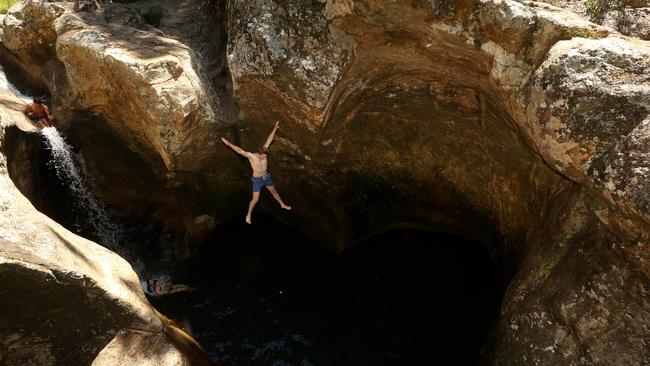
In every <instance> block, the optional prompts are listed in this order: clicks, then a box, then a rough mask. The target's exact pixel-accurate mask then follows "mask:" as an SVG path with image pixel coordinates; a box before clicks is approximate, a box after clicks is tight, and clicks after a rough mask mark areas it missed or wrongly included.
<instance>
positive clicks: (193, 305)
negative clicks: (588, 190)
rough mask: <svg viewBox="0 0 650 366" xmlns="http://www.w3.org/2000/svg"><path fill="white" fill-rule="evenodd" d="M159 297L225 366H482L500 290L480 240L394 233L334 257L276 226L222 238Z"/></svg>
mask: <svg viewBox="0 0 650 366" xmlns="http://www.w3.org/2000/svg"><path fill="white" fill-rule="evenodd" d="M216 232H217V233H216V234H215V236H214V238H212V239H211V241H210V242H208V243H206V244H205V245H204V247H203V249H202V250H201V252H200V253H199V254H198V255H197V256H196V258H194V259H193V260H191V261H190V262H188V263H187V264H186V266H185V268H184V269H181V270H180V271H179V273H177V274H176V277H177V279H178V281H184V282H186V283H188V284H190V285H192V286H197V290H196V291H194V292H191V293H186V294H175V295H169V296H167V297H161V298H154V299H152V302H153V303H154V305H155V306H156V307H158V308H159V309H160V310H161V311H162V312H163V313H164V314H166V315H168V316H170V317H171V318H172V319H174V320H176V321H178V322H179V323H180V324H181V325H183V326H184V327H185V328H186V329H187V330H188V331H189V332H190V333H191V334H193V335H194V336H195V337H196V339H197V340H198V341H199V342H200V343H201V344H202V345H203V346H204V347H205V349H206V350H207V351H208V352H209V354H210V356H211V358H212V359H213V360H214V361H216V363H217V364H218V365H387V364H394V365H447V364H450V365H467V364H470V365H471V364H477V363H478V362H479V359H480V352H481V345H482V344H483V342H484V339H485V336H486V333H487V330H488V328H489V325H490V324H491V321H492V320H493V318H494V316H495V315H496V312H497V309H498V306H499V301H500V300H499V299H500V296H501V285H500V278H499V274H498V271H497V269H496V267H495V265H494V263H493V262H492V261H491V260H490V258H489V256H488V255H487V253H486V252H485V251H484V250H483V249H481V248H480V247H478V246H476V244H475V243H470V242H466V241H464V240H462V239H458V238H454V237H450V236H446V235H441V234H432V233H422V232H410V231H401V232H394V233H391V234H387V235H384V236H383V237H381V238H378V239H375V240H373V241H372V242H368V243H366V244H364V245H361V246H360V247H358V248H356V249H353V250H350V251H348V252H347V253H344V254H343V255H341V256H335V255H333V254H330V253H328V252H325V251H323V250H320V249H318V248H317V247H316V246H315V245H314V244H313V243H310V242H308V241H307V240H305V239H304V238H302V237H300V236H298V235H296V234H294V233H291V232H290V231H288V230H286V229H284V228H282V227H281V226H280V225H279V224H277V223H276V222H274V221H273V220H272V219H269V218H260V217H259V215H258V218H257V221H256V224H255V225H253V226H246V225H244V224H240V223H239V222H234V223H229V224H226V225H224V226H222V227H220V228H218V229H217V230H216Z"/></svg>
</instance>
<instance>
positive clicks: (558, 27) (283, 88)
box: [3, 0, 650, 365]
mask: <svg viewBox="0 0 650 366" xmlns="http://www.w3.org/2000/svg"><path fill="white" fill-rule="evenodd" d="M549 3H552V2H551V1H548V2H518V1H510V0H485V1H480V2H477V1H469V0H467V1H425V0H422V1H406V0H404V1H382V0H367V1H350V0H327V1H325V0H319V1H306V0H305V1H275V0H254V1H243V0H241V1H240V0H231V1H227V2H223V1H207V0H205V1H199V0H196V1H189V0H187V1H179V2H172V1H168V2H155V3H154V2H147V1H143V2H137V3H134V4H131V5H129V6H122V5H106V6H104V7H103V9H102V10H101V11H100V12H97V13H73V12H72V10H71V9H70V8H69V6H68V5H67V4H64V3H41V2H36V1H26V2H24V3H23V5H21V6H20V7H18V8H15V9H14V10H13V11H12V12H10V14H9V15H8V16H7V17H6V19H5V20H4V35H3V45H4V47H5V48H6V49H5V50H4V52H3V54H4V55H3V59H4V60H5V62H13V63H14V64H16V65H21V66H22V67H24V68H25V69H26V70H28V71H27V74H28V75H30V77H29V78H30V79H31V82H32V83H33V84H39V85H42V86H43V87H45V88H47V89H48V90H49V91H50V93H51V94H52V99H53V102H54V105H55V107H56V108H55V112H56V113H57V115H58V116H61V117H60V118H61V119H62V120H63V121H64V122H65V123H66V124H69V125H70V126H71V128H70V130H71V134H72V135H73V136H76V137H75V139H76V142H77V144H78V146H79V147H80V149H81V151H82V153H83V154H84V157H85V159H86V161H87V163H88V167H89V169H90V170H91V171H92V172H93V175H95V176H96V177H98V183H99V185H100V189H101V191H102V194H103V196H104V198H105V200H106V201H107V203H108V204H109V205H111V206H112V207H114V208H116V209H118V210H121V211H123V212H132V213H133V212H138V213H139V214H141V215H145V214H150V213H154V212H155V213H156V214H157V217H159V218H161V220H162V221H165V222H167V223H168V224H169V225H171V226H173V227H175V228H176V230H177V232H178V233H179V236H178V238H179V242H180V243H181V245H186V246H187V245H192V244H194V243H196V242H197V240H198V239H199V238H200V237H201V236H202V235H203V234H204V233H206V232H207V231H209V229H210V228H211V227H212V225H213V223H214V221H219V220H221V219H224V218H226V217H228V216H232V215H241V211H242V210H243V207H244V204H245V200H246V198H247V192H248V190H249V187H248V186H247V184H248V183H247V178H245V177H247V175H246V174H247V173H246V170H247V167H246V164H245V163H244V162H241V161H238V160H237V158H236V157H235V156H234V155H233V154H232V153H230V152H229V151H227V150H226V149H225V148H224V147H222V146H220V145H219V144H218V137H219V136H220V135H221V134H227V135H228V136H230V137H232V138H233V139H234V140H235V141H236V142H237V143H240V144H241V145H242V146H243V147H244V148H245V149H250V150H252V149H255V148H256V147H257V146H258V145H259V144H261V143H262V141H263V140H264V138H265V135H266V134H267V133H268V131H269V130H270V127H271V125H272V122H273V120H274V119H281V120H282V121H283V125H282V128H281V130H280V132H279V135H278V137H277V138H276V141H275V142H274V144H273V145H272V155H271V156H272V159H271V170H272V171H273V172H274V175H275V177H276V181H277V184H278V188H279V190H280V192H281V193H283V194H284V196H286V199H285V200H286V201H287V202H289V203H290V204H292V205H293V206H294V211H293V212H292V214H291V215H286V214H284V213H283V214H281V213H279V211H275V208H272V207H266V209H267V210H269V211H271V212H273V213H276V214H277V215H278V217H279V218H280V219H281V220H283V221H285V222H286V223H287V224H290V225H294V226H296V227H300V228H302V229H303V230H305V232H307V233H308V234H310V235H312V236H313V237H315V238H317V239H319V240H320V241H322V242H324V243H325V244H326V245H328V246H329V247H331V248H333V249H335V250H344V249H345V248H346V247H349V246H350V245H353V244H354V243H355V241H357V240H360V239H362V238H363V237H364V236H366V235H370V234H372V232H373V231H376V230H381V229H384V228H387V227H391V226H394V225H401V224H418V225H426V226H429V227H438V228H444V229H445V230H450V231H456V232H462V233H464V234H465V235H469V236H472V237H475V238H478V239H479V240H481V241H483V242H485V243H486V246H487V247H488V248H489V249H490V250H491V252H492V253H493V255H494V257H495V259H496V260H497V261H498V263H499V264H500V266H501V267H502V268H503V270H504V272H505V273H506V275H507V276H508V277H509V279H511V282H510V284H509V287H508V290H507V293H506V297H505V299H504V303H503V309H502V314H501V318H500V320H499V322H498V323H497V324H496V325H495V327H494V329H493V332H492V337H491V340H490V342H489V344H488V347H487V348H486V353H485V359H486V362H487V363H494V364H530V363H539V364H551V363H557V364H575V365H579V364H602V365H608V364H637V365H640V364H643V362H644V360H647V359H650V353H649V352H650V351H648V349H649V348H648V347H647V340H648V339H649V338H650V331H649V330H648V324H650V308H649V307H648V304H647V301H646V300H645V298H646V297H647V295H648V285H649V284H650V281H649V279H650V273H649V270H650V269H649V267H648V264H647V263H648V260H649V259H650V258H649V257H650V251H649V250H648V247H647V245H648V243H649V242H650V239H649V235H650V193H648V192H650V150H649V147H648V146H649V145H648V140H649V139H650V117H649V114H650V78H649V76H648V75H650V72H649V71H650V45H649V44H648V43H647V42H645V41H643V40H641V39H639V38H634V37H628V36H625V35H623V34H621V33H619V32H618V31H617V30H616V29H614V28H610V27H608V26H607V25H608V24H609V23H608V22H606V21H604V20H603V21H600V20H598V21H599V22H601V23H603V24H604V25H599V24H596V23H593V22H591V21H590V20H589V19H588V13H589V12H591V11H592V10H589V9H587V7H586V6H585V5H581V4H582V3H579V2H569V1H567V2H564V3H561V2H556V3H557V4H555V5H564V6H565V8H560V7H556V6H555V5H554V4H549ZM633 3H634V4H633V5H634V6H635V7H634V8H622V10H620V9H619V10H616V11H625V12H627V11H628V10H630V9H633V10H634V12H646V11H647V10H648V8H647V4H646V3H644V2H633ZM589 14H595V13H593V12H592V13H589ZM633 18H634V19H640V23H639V24H641V23H642V20H643V18H642V17H633ZM179 19H192V20H193V21H179ZM594 20H596V19H594ZM617 27H618V26H617ZM197 29H198V30H199V31H197ZM201 29H203V30H205V31H204V32H201V31H200V30H201ZM618 29H621V31H622V32H624V33H626V34H629V35H633V36H640V37H644V38H647V37H645V36H643V35H642V34H640V33H638V32H637V33H635V32H631V31H630V32H628V31H625V29H623V28H621V27H618ZM635 29H641V26H638V28H635ZM237 112H238V113H237ZM88 116H92V118H89V117H88ZM108 141H110V143H108ZM114 142H117V143H114ZM116 146H117V147H116ZM120 146H122V147H120ZM110 152H115V153H114V154H112V155H111V154H110ZM125 175H127V176H131V177H134V179H133V180H130V181H125V180H124V179H123V178H122V177H123V176H125ZM143 192H146V194H145V193H143ZM145 196H146V197H145ZM264 205H265V203H263V206H264ZM143 207H144V208H143Z"/></svg>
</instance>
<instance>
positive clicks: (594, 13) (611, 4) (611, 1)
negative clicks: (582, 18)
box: [585, 0, 630, 21]
mask: <svg viewBox="0 0 650 366" xmlns="http://www.w3.org/2000/svg"><path fill="white" fill-rule="evenodd" d="M629 3H630V0H586V1H585V6H586V7H587V15H589V17H590V18H591V20H593V21H601V20H603V17H604V16H605V14H606V13H607V12H608V11H610V10H621V9H623V8H624V7H625V6H627V5H628V4H629Z"/></svg>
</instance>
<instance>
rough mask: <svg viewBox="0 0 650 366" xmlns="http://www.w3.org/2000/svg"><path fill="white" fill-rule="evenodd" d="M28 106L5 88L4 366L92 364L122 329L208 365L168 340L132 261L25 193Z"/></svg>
mask: <svg viewBox="0 0 650 366" xmlns="http://www.w3.org/2000/svg"><path fill="white" fill-rule="evenodd" d="M23 106H24V103H23V102H22V101H20V100H19V99H18V98H16V97H15V96H13V94H11V93H10V92H8V91H5V90H3V91H1V94H0V147H1V150H0V283H1V284H2V286H0V363H1V364H3V365H8V366H9V365H84V364H85V365H87V364H90V363H91V362H92V361H93V359H94V358H95V356H96V355H97V354H98V353H99V352H100V351H101V350H102V349H103V348H104V347H105V346H106V345H107V344H108V343H109V342H111V339H113V337H116V336H117V334H118V332H121V331H129V332H135V333H138V334H143V335H146V336H147V337H150V338H156V339H158V340H157V342H156V347H157V349H159V350H161V351H164V352H161V354H160V355H157V357H158V358H159V359H160V358H164V359H173V360H182V361H184V362H186V363H187V362H189V361H190V360H192V357H194V358H195V359H198V360H199V361H201V362H203V363H205V362H206V360H207V358H206V357H205V356H202V358H200V357H197V356H190V355H192V353H191V352H189V351H188V350H187V349H186V348H187V346H185V345H184V344H183V343H182V342H175V341H172V340H170V339H167V338H166V336H165V332H166V330H167V329H168V328H169V327H168V326H167V325H165V324H163V322H162V321H161V320H160V318H159V316H158V314H157V313H156V311H155V310H154V309H153V307H152V306H151V305H150V304H149V303H148V302H147V300H146V299H145V297H144V294H143V293H142V289H141V287H140V282H139V280H138V277H137V276H136V274H135V273H134V272H133V270H132V268H131V266H130V265H129V264H128V263H127V262H126V261H125V260H124V259H122V258H120V257H119V256H118V255H116V254H115V253H113V252H111V251H109V250H108V249H105V248H104V247H102V246H100V245H98V244H95V243H93V242H90V241H88V240H85V239H83V238H81V237H79V236H76V235H74V234H72V233H71V232H69V231H68V230H66V229H65V228H63V227H62V226H61V225H59V224H57V223H56V222H54V221H53V220H51V219H50V218H48V217H46V216H45V215H43V214H42V213H40V212H38V211H37V210H36V209H35V208H34V206H32V204H31V203H30V202H29V201H28V200H27V198H25V197H24V196H23V195H22V194H21V192H20V191H19V190H18V188H17V187H16V185H18V186H21V187H29V186H30V184H31V183H32V182H29V181H28V179H29V177H30V174H29V173H28V172H27V171H28V170H29V167H30V164H34V162H31V161H29V156H30V154H29V149H30V147H29V144H26V143H25V140H24V139H22V138H20V137H19V135H20V134H24V133H26V132H23V131H19V130H18V127H17V126H20V127H21V128H24V129H25V130H30V127H31V124H30V123H29V121H27V120H26V118H25V116H24V115H23V114H22V108H23ZM31 137H34V138H38V137H37V136H31ZM7 155H11V156H12V159H11V162H9V164H8V159H7ZM11 165H13V166H11ZM9 170H11V171H12V176H11V178H10V174H9ZM14 182H15V183H14ZM115 342H116V341H113V342H111V344H113V343H115ZM190 350H191V351H193V352H194V354H199V355H202V353H201V351H200V348H197V347H194V348H193V349H190ZM103 353H105V352H103ZM141 358H142V360H145V361H146V360H148V358H147V357H141ZM179 364H180V363H179Z"/></svg>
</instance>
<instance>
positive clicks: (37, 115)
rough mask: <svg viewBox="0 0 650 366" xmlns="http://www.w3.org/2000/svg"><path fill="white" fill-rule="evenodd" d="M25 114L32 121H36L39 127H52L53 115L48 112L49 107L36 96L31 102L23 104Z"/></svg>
mask: <svg viewBox="0 0 650 366" xmlns="http://www.w3.org/2000/svg"><path fill="white" fill-rule="evenodd" d="M25 114H26V115H27V117H28V118H29V119H31V120H32V121H34V122H38V123H39V124H40V125H41V128H45V127H52V122H53V121H54V117H52V115H51V114H50V109H49V108H47V106H46V105H45V104H43V101H41V100H40V99H38V98H34V101H33V102H32V103H29V104H27V105H26V106H25Z"/></svg>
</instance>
